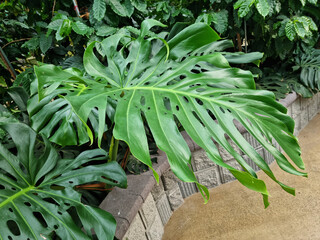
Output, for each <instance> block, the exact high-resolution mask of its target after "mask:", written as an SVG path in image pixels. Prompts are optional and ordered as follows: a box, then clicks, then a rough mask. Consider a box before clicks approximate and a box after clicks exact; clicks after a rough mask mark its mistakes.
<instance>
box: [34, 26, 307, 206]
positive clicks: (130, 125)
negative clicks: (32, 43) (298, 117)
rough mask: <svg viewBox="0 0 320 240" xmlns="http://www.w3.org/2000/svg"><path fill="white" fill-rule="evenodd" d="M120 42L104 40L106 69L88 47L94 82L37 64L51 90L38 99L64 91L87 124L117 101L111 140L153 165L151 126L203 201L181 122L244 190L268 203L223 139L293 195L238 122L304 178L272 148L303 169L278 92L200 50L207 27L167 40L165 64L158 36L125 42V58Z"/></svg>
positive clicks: (209, 36) (209, 38)
mask: <svg viewBox="0 0 320 240" xmlns="http://www.w3.org/2000/svg"><path fill="white" fill-rule="evenodd" d="M122 37H125V36H122V35H114V36H111V37H109V38H107V39H105V40H104V41H102V47H103V49H104V52H105V55H106V63H105V64H102V63H101V62H100V61H99V60H98V58H97V57H96V56H95V54H94V43H92V44H90V45H89V46H88V47H87V49H86V52H85V55H84V67H85V69H86V71H87V73H88V74H89V75H91V76H92V77H93V78H95V79H96V80H92V79H89V78H81V79H80V78H77V77H72V76H69V75H68V76H66V77H65V79H63V77H62V76H63V75H64V74H65V73H63V70H61V69H58V68H55V69H54V71H53V72H52V73H51V74H46V75H43V74H42V72H47V71H48V72H50V71H49V70H48V69H50V68H51V69H52V66H50V65H44V66H41V67H37V68H36V72H37V76H38V82H39V86H40V85H41V86H46V88H45V89H43V88H42V87H39V96H40V97H41V96H44V95H47V94H49V93H50V92H53V91H56V90H57V91H62V92H63V93H64V95H65V99H66V100H67V101H68V102H70V104H71V105H72V108H73V110H74V111H75V112H76V114H77V116H79V118H81V120H82V121H83V122H84V123H86V122H87V121H88V113H90V112H91V111H92V109H97V110H98V111H99V113H100V114H99V123H102V124H104V122H105V115H106V114H105V107H106V105H108V104H107V100H108V99H109V98H110V99H114V100H115V101H117V106H116V112H115V119H114V121H115V127H114V131H113V134H114V137H115V138H116V139H119V140H122V141H125V142H126V143H127V144H128V145H129V147H130V150H131V152H132V154H133V155H134V156H135V157H136V158H138V159H139V160H141V161H142V162H143V163H145V164H147V165H148V166H149V167H150V168H152V165H151V160H150V155H149V147H148V141H147V137H146V133H145V128H144V127H145V124H146V125H148V126H149V129H150V130H151V133H152V135H153V138H154V140H155V142H156V144H157V146H158V147H159V149H161V150H163V151H164V152H166V154H167V157H168V160H169V163H170V166H171V169H172V171H173V172H174V173H175V174H176V175H177V176H178V177H179V178H180V179H181V180H183V181H186V182H195V183H196V184H197V185H198V187H199V188H200V191H201V192H202V194H203V195H204V197H206V198H208V196H207V194H208V192H207V189H206V188H205V187H204V186H202V185H200V184H199V183H198V181H197V179H196V177H195V175H194V173H193V171H192V169H191V152H190V149H189V148H188V145H187V143H186V142H185V141H184V139H183V137H182V135H181V134H180V132H179V130H178V126H177V122H178V123H179V124H181V126H182V127H183V128H184V129H185V131H186V132H187V133H188V135H189V136H190V137H191V138H192V139H193V140H194V141H195V142H196V143H197V144H198V145H199V146H200V147H201V148H203V149H204V150H205V151H206V152H207V154H208V156H209V158H210V159H211V160H212V161H214V162H215V163H216V164H218V165H220V166H221V167H225V168H227V169H228V170H229V171H230V172H231V173H232V174H233V175H234V176H235V177H236V178H237V179H238V180H239V181H240V182H241V183H242V184H243V185H245V186H246V187H248V188H250V189H252V190H255V191H257V192H259V193H261V194H263V196H264V202H265V205H266V206H267V205H268V201H267V197H268V191H267V189H266V186H265V184H264V182H263V181H262V180H260V179H258V178H257V175H256V173H255V172H254V171H253V169H252V168H251V167H250V166H249V164H248V163H247V162H246V161H245V160H244V159H243V158H242V156H241V155H239V154H238V153H237V152H236V151H235V150H234V149H233V148H232V147H231V145H230V143H229V142H228V140H227V138H226V136H228V138H230V140H229V141H233V142H234V143H235V144H236V145H237V146H238V147H239V148H240V150H241V151H242V152H243V153H244V154H245V155H247V156H248V157H249V158H250V159H252V160H253V161H254V162H255V164H257V166H258V167H259V168H260V169H262V170H263V171H264V172H265V173H266V174H267V175H268V176H269V177H270V178H271V179H273V180H274V181H275V182H277V183H278V184H279V185H280V186H281V187H282V188H283V189H284V190H285V191H287V192H289V193H291V194H294V189H293V188H291V187H288V186H286V185H284V184H283V183H281V182H279V181H278V179H277V178H276V177H275V176H274V174H273V173H272V171H271V169H270V168H269V166H268V164H267V163H266V162H265V161H264V159H263V158H262V157H261V156H260V155H259V154H258V153H257V152H256V151H255V149H254V148H253V147H252V146H251V145H250V144H249V143H248V142H247V141H246V140H245V139H244V138H243V136H242V135H241V133H240V132H239V130H238V129H237V127H236V126H235V121H237V122H239V123H240V124H241V125H243V127H245V128H246V129H247V130H248V132H249V133H250V134H251V135H252V136H253V137H254V138H256V139H257V140H258V141H259V142H260V143H261V145H262V146H263V147H264V148H265V149H267V150H268V151H269V152H270V153H271V154H272V155H273V156H274V157H275V159H276V161H277V163H278V165H279V167H280V168H281V169H283V170H284V171H286V172H289V173H291V174H295V175H300V176H306V174H305V173H303V172H300V171H298V170H297V169H296V168H295V167H294V166H293V165H292V164H291V163H290V162H289V161H288V160H287V159H286V157H285V156H284V155H283V154H282V153H281V152H280V151H278V150H277V149H276V148H275V146H274V145H273V142H274V141H277V142H278V143H279V145H280V146H281V147H282V149H283V151H284V152H286V153H287V154H288V156H289V157H290V158H291V160H292V161H293V163H294V164H295V165H296V166H297V167H298V168H301V169H303V168H304V164H303V162H302V160H301V157H300V153H301V151H300V148H299V145H298V142H297V139H296V138H295V137H294V136H293V129H294V122H293V120H292V119H291V118H290V117H289V116H287V115H286V114H285V113H286V109H285V108H284V107H283V106H282V105H281V104H280V103H278V102H276V100H275V98H274V94H273V93H271V92H268V91H257V90H255V83H254V80H253V76H252V74H251V72H249V71H244V70H241V69H237V68H231V67H230V66H229V63H228V61H227V59H226V58H225V57H223V55H222V54H220V53H218V52H214V51H213V50H211V51H212V52H213V53H212V54H201V53H200V52H199V49H201V48H203V47H204V46H206V45H208V44H209V43H212V42H214V41H217V40H218V39H219V37H218V35H217V34H216V33H215V32H214V31H213V30H212V29H211V28H209V26H207V25H205V24H202V23H197V24H194V25H191V26H189V27H187V28H186V29H184V30H182V31H181V32H179V33H178V34H177V35H175V36H174V37H173V38H172V39H171V40H169V41H168V42H167V44H168V46H169V49H170V55H169V58H168V59H167V58H166V55H167V46H163V47H162V48H160V49H159V50H158V52H152V45H153V41H154V38H149V39H147V38H145V36H144V35H143V34H142V35H141V36H140V37H138V38H137V39H136V40H132V42H131V43H129V44H127V45H126V48H127V49H130V52H128V54H127V55H124V54H123V52H124V51H125V50H123V51H118V49H119V46H120V42H121V41H120V40H121V38H122ZM71 80H72V81H78V82H79V83H78V84H84V85H86V86H87V87H88V88H87V89H85V90H84V91H79V89H77V88H74V87H70V85H69V87H68V86H67V83H68V82H70V81H71ZM59 84H60V85H62V86H61V87H59ZM89 89H90V90H89ZM91 89H92V90H91ZM144 120H145V121H144ZM213 140H214V141H215V142H216V143H217V144H219V145H221V146H222V147H223V148H225V149H226V150H227V151H228V152H229V153H230V154H231V155H232V156H233V157H234V158H235V159H236V160H237V161H238V163H239V164H240V165H241V166H242V168H243V169H244V171H240V170H237V169H235V168H233V167H232V166H230V165H228V164H227V163H225V162H224V161H223V160H222V159H221V157H220V155H219V152H218V149H217V147H216V145H215V143H214V142H213ZM155 175H156V173H155ZM156 177H157V175H156Z"/></svg>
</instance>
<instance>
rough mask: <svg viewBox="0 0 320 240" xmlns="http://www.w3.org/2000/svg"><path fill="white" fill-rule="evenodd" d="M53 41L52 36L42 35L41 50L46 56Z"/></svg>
mask: <svg viewBox="0 0 320 240" xmlns="http://www.w3.org/2000/svg"><path fill="white" fill-rule="evenodd" d="M52 41H53V36H52V35H49V36H46V34H44V33H43V34H41V35H40V50H41V52H42V53H43V54H45V53H46V52H47V51H48V50H49V48H50V47H51V45H52Z"/></svg>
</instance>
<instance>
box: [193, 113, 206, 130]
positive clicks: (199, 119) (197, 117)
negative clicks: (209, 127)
mask: <svg viewBox="0 0 320 240" xmlns="http://www.w3.org/2000/svg"><path fill="white" fill-rule="evenodd" d="M192 114H193V116H194V117H195V118H196V119H197V120H198V121H199V122H200V124H201V125H202V126H203V127H205V126H204V124H203V122H202V121H201V118H200V117H199V116H198V114H197V113H196V112H195V111H192Z"/></svg>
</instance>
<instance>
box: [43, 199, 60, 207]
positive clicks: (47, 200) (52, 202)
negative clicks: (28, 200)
mask: <svg viewBox="0 0 320 240" xmlns="http://www.w3.org/2000/svg"><path fill="white" fill-rule="evenodd" d="M42 200H43V201H46V202H48V203H51V204H54V205H57V206H60V204H59V203H57V201H56V200H54V199H53V198H43V199H42Z"/></svg>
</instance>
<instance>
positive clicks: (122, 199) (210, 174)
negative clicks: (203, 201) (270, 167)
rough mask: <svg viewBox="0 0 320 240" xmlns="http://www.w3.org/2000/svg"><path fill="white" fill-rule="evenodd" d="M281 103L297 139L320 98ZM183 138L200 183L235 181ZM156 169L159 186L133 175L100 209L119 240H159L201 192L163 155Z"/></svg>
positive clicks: (150, 177) (262, 152)
mask: <svg viewBox="0 0 320 240" xmlns="http://www.w3.org/2000/svg"><path fill="white" fill-rule="evenodd" d="M280 102H281V103H282V104H283V105H284V106H285V107H287V108H288V115H290V116H291V117H292V118H293V119H294V120H295V122H296V125H295V135H297V134H298V133H299V131H300V130H301V129H303V128H304V127H305V126H306V125H307V124H308V122H309V121H310V120H311V119H312V118H313V117H314V116H315V115H316V114H317V113H318V112H319V111H320V94H317V95H315V96H314V97H313V98H310V99H303V98H301V97H298V96H297V95H296V94H295V93H292V94H289V95H288V96H287V98H286V99H284V100H280ZM240 132H241V133H242V135H243V136H244V138H245V139H246V140H247V141H248V142H249V143H250V144H251V145H252V146H253V147H254V148H255V149H256V151H257V152H258V153H259V154H260V155H261V156H262V157H263V158H264V159H265V160H266V162H267V163H268V164H270V163H271V162H273V160H274V159H273V157H272V155H271V154H270V153H268V152H267V151H266V150H265V149H264V148H263V147H262V146H261V145H260V143H259V142H257V141H256V140H255V139H254V138H253V137H251V136H250V134H249V133H248V132H246V131H245V129H240ZM183 135H184V137H185V140H186V141H187V143H188V146H189V147H190V150H191V151H192V168H193V170H194V171H195V175H196V177H197V179H198V181H199V183H201V184H203V185H205V186H207V187H208V188H212V187H216V186H218V185H220V184H223V183H227V182H230V181H233V180H234V177H233V176H232V174H231V173H230V172H229V171H228V170H226V169H224V168H221V167H220V166H217V165H216V164H215V163H213V162H212V161H211V160H210V159H208V157H207V155H206V153H205V151H204V150H202V149H200V148H199V146H197V145H196V144H195V143H194V142H193V141H192V140H191V139H190V137H189V136H187V135H186V134H185V133H183ZM229 142H230V144H231V146H234V147H235V149H236V150H237V152H238V153H239V154H242V153H241V151H240V149H237V147H236V146H235V144H234V143H233V142H232V141H230V140H229ZM276 147H277V148H278V149H280V147H279V146H277V145H276ZM218 149H219V152H220V154H221V156H222V158H223V159H224V161H226V163H228V164H229V165H231V166H233V167H235V168H237V169H241V167H240V166H239V164H238V163H237V161H236V160H235V159H234V158H233V157H232V156H231V155H230V154H229V153H228V152H226V151H225V150H224V149H222V148H221V147H219V148H218ZM243 158H244V159H245V160H246V161H247V162H248V163H249V165H250V166H251V167H252V168H253V169H254V170H255V171H257V170H259V168H258V167H257V166H256V165H255V164H254V163H253V162H252V161H251V160H250V159H248V157H247V156H243ZM154 168H155V170H156V171H157V172H158V174H159V176H161V178H160V181H159V184H156V181H155V179H154V177H153V175H152V172H151V171H149V172H146V173H144V174H141V175H130V176H128V188H127V189H119V188H116V189H114V190H113V191H112V192H111V193H109V194H108V196H107V197H106V199H105V200H104V201H103V202H102V203H101V205H100V207H101V208H102V209H105V210H106V211H108V212H110V213H111V214H112V215H113V216H114V217H115V219H116V221H117V230H116V237H117V238H118V239H124V240H160V239H161V238H162V235H163V230H164V225H165V224H166V223H167V222H168V221H169V219H170V217H171V215H172V213H173V211H175V210H176V209H177V208H179V207H180V206H181V204H182V203H183V202H184V198H186V197H188V196H190V195H192V194H194V193H196V192H198V189H197V187H196V185H195V184H194V183H184V182H181V181H180V180H179V179H178V178H177V177H176V176H175V175H174V174H173V173H172V172H171V170H170V167H169V164H168V161H167V159H166V156H165V155H164V153H160V156H158V163H157V164H155V165H154Z"/></svg>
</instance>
